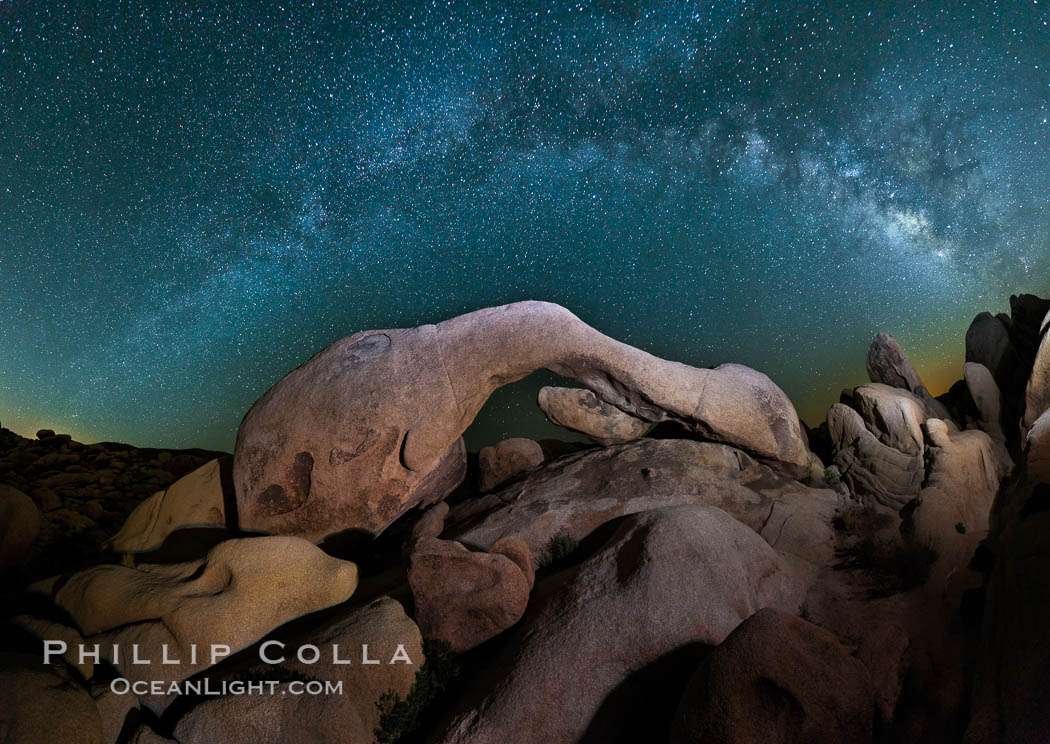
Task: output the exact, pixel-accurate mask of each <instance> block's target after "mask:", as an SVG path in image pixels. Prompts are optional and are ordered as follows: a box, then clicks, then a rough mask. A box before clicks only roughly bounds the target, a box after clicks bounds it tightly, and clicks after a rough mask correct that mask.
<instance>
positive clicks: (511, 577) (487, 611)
mask: <svg viewBox="0 0 1050 744" xmlns="http://www.w3.org/2000/svg"><path fill="white" fill-rule="evenodd" d="M504 545H506V543H505V544H504ZM497 547H498V546H497ZM511 549H512V550H513V543H512V548H511ZM517 556H523V557H524V560H525V561H527V562H528V563H527V564H526V568H525V570H523V568H522V567H521V566H519V565H518V564H517V563H516V562H515V561H514V559H513V558H511V557H508V556H506V555H503V554H501V553H500V552H498V550H494V551H493V552H487V553H486V552H478V551H471V550H468V549H467V548H465V547H463V545H462V543H458V542H455V541H453V540H439V539H437V538H432V537H430V538H424V539H422V540H420V541H419V542H418V543H416V545H415V548H414V549H413V551H412V555H411V558H410V562H409V567H408V584H409V586H410V587H411V589H412V598H413V600H414V603H415V617H416V622H418V623H419V629H420V632H422V634H423V637H424V638H427V639H434V640H439V641H445V642H446V643H448V644H449V645H450V646H451V647H452V649H453V650H454V651H457V652H463V651H469V650H470V649H472V648H474V647H475V646H477V645H479V644H481V643H484V642H485V641H487V640H489V639H490V638H492V637H494V636H496V635H498V634H499V633H502V632H503V631H505V630H506V629H507V628H509V627H511V626H512V625H514V623H516V622H518V620H519V619H521V616H522V614H523V613H524V612H525V606H526V605H527V604H528V601H529V590H530V589H531V588H532V587H531V584H530V582H529V577H528V576H527V574H526V571H529V572H530V573H531V556H530V555H529V553H528V549H527V548H525V547H524V545H522V546H521V550H519V551H517Z"/></svg>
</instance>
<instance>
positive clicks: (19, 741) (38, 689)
mask: <svg viewBox="0 0 1050 744" xmlns="http://www.w3.org/2000/svg"><path fill="white" fill-rule="evenodd" d="M0 736H3V741H4V744H41V742H63V744H103V739H102V721H101V719H100V718H99V715H98V710H97V709H96V708H95V703H94V701H92V699H91V696H90V695H89V694H88V693H87V691H86V690H84V689H83V688H82V687H80V686H79V685H78V684H77V683H76V682H75V681H74V680H72V679H70V678H69V676H67V675H65V674H62V673H61V670H60V669H59V668H57V667H51V666H49V665H46V664H41V663H40V658H39V657H37V656H33V655H30V654H13V653H0Z"/></svg>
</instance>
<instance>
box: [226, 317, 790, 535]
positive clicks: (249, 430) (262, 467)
mask: <svg viewBox="0 0 1050 744" xmlns="http://www.w3.org/2000/svg"><path fill="white" fill-rule="evenodd" d="M543 367H546V368H548V369H550V370H552V371H554V372H555V373H557V374H560V375H563V376H566V377H569V378H572V379H575V380H577V381H578V382H580V383H582V384H583V385H585V386H587V387H589V388H591V389H592V390H593V391H594V392H595V393H596V394H597V395H598V396H599V397H600V398H601V399H602V400H603V401H605V402H606V403H610V404H612V405H614V406H615V407H616V408H618V409H620V410H622V411H626V412H628V413H630V414H632V415H634V416H636V417H637V418H640V419H643V420H645V421H662V420H670V419H673V420H677V421H680V422H682V423H683V424H685V425H687V426H688V427H690V428H691V429H692V430H693V431H695V432H697V433H700V434H702V435H703V436H705V437H707V438H709V439H715V440H718V441H723V442H727V443H731V444H733V445H735V446H737V447H739V448H741V449H745V450H747V451H748V452H750V453H752V454H754V455H756V456H758V457H761V458H765V459H768V460H769V461H770V462H772V463H774V464H776V465H777V466H778V467H780V468H782V469H783V470H785V472H790V473H791V474H792V475H802V474H804V472H805V469H806V468H807V467H808V452H807V450H806V445H805V442H804V441H803V439H802V435H801V431H800V428H799V421H798V415H797V414H796V413H795V409H794V407H793V406H792V405H791V401H790V400H788V398H787V396H786V395H784V393H783V391H781V390H780V389H779V388H778V387H777V386H776V385H774V384H773V382H772V381H771V380H770V379H769V378H768V377H766V376H765V375H763V374H761V373H760V372H756V371H755V370H752V369H749V368H747V367H743V366H740V365H723V366H721V367H718V368H716V369H695V368H693V367H689V366H686V365H684V364H678V363H675V362H668V361H665V360H662V359H658V358H657V357H654V356H651V355H649V354H646V353H645V352H643V351H640V350H638V349H635V348H633V347H631V346H627V345H626V344H622V343H620V342H618V341H614V340H613V339H611V338H608V337H607V336H603V335H602V334H600V333H598V332H597V331H595V330H594V329H593V328H590V327H589V326H587V325H586V324H584V323H583V322H581V321H580V320H579V319H578V318H577V317H576V316H574V315H573V314H572V313H570V312H569V311H567V310H565V309H564V308H562V307H559V306H557V305H552V304H549V303H542V302H521V303H515V304H512V305H506V306H503V307H498V308H489V309H486V310H480V311H478V312H474V313H470V314H468V315H463V316H460V317H458V318H453V319H451V320H448V321H445V322H443V323H440V324H438V325H436V326H433V325H430V326H421V327H419V328H413V329H396V330H385V331H365V332H363V333H358V334H355V335H353V336H349V337H347V338H344V339H342V340H340V341H337V342H335V343H334V344H332V345H331V346H329V347H328V348H327V349H325V350H324V351H322V352H320V353H319V354H317V355H316V356H314V357H313V358H312V359H311V360H310V361H308V362H307V363H306V364H304V365H303V366H301V367H299V368H298V369H296V370H295V371H293V372H292V373H290V374H289V375H288V376H286V377H285V378H284V379H283V380H281V381H280V382H278V383H277V385H275V386H274V387H273V388H272V389H271V390H270V391H269V392H267V393H266V394H265V395H264V396H263V397H262V398H260V399H259V401H257V402H256V403H255V405H254V406H253V407H252V409H251V410H250V411H249V412H248V414H247V415H246V416H245V418H244V421H243V422H242V424H241V428H240V431H239V432H238V438H237V448H236V452H235V459H234V482H235V485H236V489H237V505H238V515H239V519H240V523H241V526H242V527H244V528H250V529H260V530H265V531H269V532H276V533H281V534H294V535H300V536H303V537H307V538H309V539H311V540H315V541H316V540H320V539H321V538H323V537H325V536H327V535H329V534H331V533H333V532H337V531H340V530H347V529H361V530H366V531H369V532H379V531H381V530H382V529H384V528H385V527H386V526H387V525H388V524H390V522H392V521H393V520H394V519H396V518H397V517H398V516H399V515H400V514H402V513H403V512H405V511H406V510H407V509H409V508H411V507H412V506H414V505H416V504H419V503H424V504H425V503H430V502H433V501H436V500H438V499H440V498H441V497H442V496H444V495H445V494H447V493H448V492H449V491H450V490H451V489H452V488H453V487H454V486H455V485H456V484H457V483H458V482H459V481H460V480H462V477H463V474H464V467H465V466H464V455H463V447H462V443H461V439H460V435H461V434H462V433H463V431H464V430H465V429H466V428H467V426H468V425H469V424H470V422H471V421H472V420H473V419H474V416H475V415H476V414H477V412H478V410H479V409H480V408H481V406H482V405H483V404H484V402H485V401H486V400H487V399H488V397H489V395H490V394H491V393H492V391H493V390H494V389H496V388H497V387H499V386H500V385H504V384H506V383H508V382H513V381H515V380H518V379H521V378H522V377H524V376H526V375H528V374H529V373H531V372H532V371H534V370H536V369H539V368H543ZM348 422H349V423H348Z"/></svg>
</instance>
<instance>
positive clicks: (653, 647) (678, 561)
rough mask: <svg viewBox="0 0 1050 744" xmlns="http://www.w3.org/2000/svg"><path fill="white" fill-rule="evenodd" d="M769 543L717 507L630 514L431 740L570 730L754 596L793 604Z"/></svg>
mask: <svg viewBox="0 0 1050 744" xmlns="http://www.w3.org/2000/svg"><path fill="white" fill-rule="evenodd" d="M789 574H790V572H789V571H788V570H787V569H786V567H785V566H784V564H783V563H782V562H781V560H780V558H779V557H778V556H777V554H776V553H775V552H774V551H773V549H772V548H771V547H770V546H769V545H768V544H767V543H766V542H765V541H764V540H762V538H760V537H759V536H758V535H756V534H755V533H754V532H753V531H752V530H750V529H749V528H747V527H745V526H743V525H742V524H740V523H739V522H737V521H736V520H734V519H733V518H732V517H730V516H729V515H728V514H726V513H725V512H723V511H722V510H720V509H717V508H714V507H710V506H679V507H669V508H665V509H655V510H652V511H647V512H643V513H641V514H634V515H631V516H628V517H626V518H624V519H623V521H622V522H621V523H620V525H619V528H618V529H617V530H616V532H615V533H614V534H613V535H612V536H611V537H610V538H609V540H608V541H607V542H606V543H605V545H604V546H603V547H602V548H600V549H599V550H598V551H597V552H596V553H595V554H594V555H593V556H592V557H591V558H589V559H588V560H587V561H585V562H584V563H583V564H582V565H581V566H580V567H579V569H578V570H577V571H576V572H575V573H574V574H573V575H572V576H571V577H570V578H569V579H568V580H567V583H566V584H565V585H564V586H563V587H562V588H561V589H560V590H557V591H555V592H554V593H553V594H552V595H550V596H549V597H547V598H546V599H545V601H544V602H543V604H542V606H540V607H538V608H537V609H536V611H535V613H533V614H532V615H531V617H530V618H529V619H528V621H527V623H526V624H525V625H524V626H523V627H522V629H521V630H520V631H519V636H518V638H517V642H516V643H514V644H512V645H511V647H510V648H511V649H513V650H512V651H511V654H510V655H511V658H509V659H501V660H499V661H497V662H496V663H495V664H494V666H497V667H499V668H502V669H504V670H505V671H503V672H502V674H501V676H500V678H499V679H498V681H496V682H495V683H494V684H493V685H491V686H490V683H489V682H488V681H483V680H479V681H478V687H477V689H476V691H475V697H474V702H472V703H471V704H470V705H469V706H467V708H466V709H465V710H464V711H462V712H460V713H459V714H457V715H456V716H455V718H454V720H453V721H451V722H450V723H449V724H448V726H447V728H446V730H445V732H444V734H443V735H442V736H440V737H439V739H438V740H439V741H441V742H446V743H447V744H453V743H455V744H466V743H467V742H469V743H470V744H487V743H488V742H500V743H501V744H516V743H517V742H538V741H566V742H567V741H578V740H579V739H580V738H581V737H582V736H583V735H584V734H585V733H586V732H587V730H588V727H589V726H590V725H591V724H592V719H593V718H594V716H595V714H596V713H597V712H598V710H599V707H600V706H601V704H602V701H603V700H605V698H606V697H607V696H608V695H609V693H611V692H612V691H613V689H614V688H616V686H617V685H619V684H620V683H621V682H623V681H624V680H625V679H626V678H627V677H628V676H629V675H630V674H631V673H633V672H635V671H637V670H639V669H642V668H644V667H645V666H646V665H648V664H650V663H652V662H654V661H656V660H657V659H658V658H660V657H661V656H662V655H664V654H666V653H668V652H671V651H674V650H675V649H679V648H680V647H682V646H683V645H685V644H688V643H691V642H702V643H708V644H711V643H719V642H721V641H722V640H723V639H724V638H725V637H726V636H727V635H728V634H729V633H730V632H731V631H732V630H733V628H735V627H736V626H737V625H738V624H739V623H740V622H741V621H742V620H744V619H745V618H747V617H749V616H750V615H751V614H752V613H753V612H754V611H756V610H757V609H759V608H761V607H767V606H773V607H781V608H784V609H788V610H790V611H797V607H798V603H799V601H800V598H801V597H800V589H799V587H798V586H796V585H795V584H794V583H793V581H792V580H791V578H790V577H789Z"/></svg>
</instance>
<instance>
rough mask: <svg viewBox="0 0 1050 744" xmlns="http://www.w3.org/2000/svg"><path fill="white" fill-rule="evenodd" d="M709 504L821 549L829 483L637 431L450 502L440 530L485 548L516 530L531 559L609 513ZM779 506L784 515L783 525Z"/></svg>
mask: <svg viewBox="0 0 1050 744" xmlns="http://www.w3.org/2000/svg"><path fill="white" fill-rule="evenodd" d="M681 504H705V505H708V506H717V507H719V508H720V509H723V510H725V511H726V512H728V513H729V514H731V515H733V517H735V518H736V519H737V520H739V521H740V522H741V523H743V524H745V525H747V526H749V527H751V528H752V529H753V530H755V531H756V532H760V533H762V534H763V535H769V536H770V541H771V542H772V543H774V544H775V547H776V548H777V549H778V550H781V551H782V552H784V553H788V554H792V555H798V556H799V557H802V558H803V559H805V560H809V561H811V562H813V563H818V564H819V563H823V562H825V561H827V560H828V559H830V558H831V553H832V538H831V528H830V522H831V518H832V515H833V513H834V510H835V508H836V506H838V504H839V500H838V498H837V496H836V494H835V493H834V492H831V491H828V490H825V489H815V488H808V487H806V486H804V485H802V484H801V483H799V482H798V481H795V480H791V479H788V478H784V477H781V476H778V475H777V474H776V473H775V472H774V471H773V470H771V469H770V468H769V467H767V466H766V465H763V464H762V463H759V462H757V461H755V460H754V459H752V458H751V457H749V456H748V455H746V454H744V453H743V452H740V451H739V450H735V449H732V448H731V447H727V446H725V445H721V444H714V443H711V442H694V441H689V440H682V439H665V440H656V439H641V440H638V441H636V442H630V443H628V444H622V445H617V446H615V447H608V448H605V449H600V450H591V451H586V452H581V453H578V454H575V455H569V456H567V457H563V458H561V459H559V460H557V461H556V462H553V463H550V464H548V465H546V466H545V467H544V468H543V469H542V470H539V471H537V472H535V473H532V474H531V475H529V476H528V477H526V478H523V479H521V480H519V481H516V482H515V483H513V484H511V485H509V486H507V487H506V488H504V489H502V490H499V491H495V492H493V493H492V494H486V495H483V496H481V497H479V498H477V499H473V500H470V501H466V502H464V503H462V504H460V505H457V506H456V507H455V508H454V509H452V511H451V512H450V514H449V517H448V521H447V523H446V525H445V534H446V535H448V536H451V537H454V538H455V539H456V540H459V541H460V542H463V543H464V544H466V545H468V546H471V547H474V548H479V549H483V550H488V549H490V548H491V546H492V545H493V544H494V543H495V542H496V541H497V540H499V539H501V538H505V537H515V538H520V539H521V540H523V541H524V543H525V544H526V545H527V546H528V548H529V549H530V550H531V551H532V555H533V558H534V559H535V560H537V561H538V560H540V559H541V558H542V557H543V555H544V552H545V551H546V549H547V547H548V545H549V544H550V542H551V540H553V539H555V538H569V539H572V540H581V539H583V538H584V537H586V536H587V535H589V534H591V533H592V532H593V531H594V530H595V529H597V528H598V527H599V526H600V525H602V524H605V523H606V522H608V521H609V520H611V519H614V518H616V517H619V516H622V515H625V514H632V513H634V512H639V511H646V510H650V509H655V508H659V507H663V506H676V505H681ZM787 514H791V515H793V516H792V519H791V520H790V522H789V523H787V524H784V519H785V516H786V515H787Z"/></svg>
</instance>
